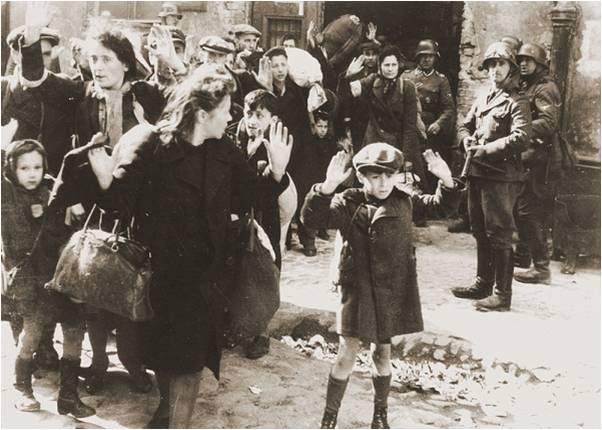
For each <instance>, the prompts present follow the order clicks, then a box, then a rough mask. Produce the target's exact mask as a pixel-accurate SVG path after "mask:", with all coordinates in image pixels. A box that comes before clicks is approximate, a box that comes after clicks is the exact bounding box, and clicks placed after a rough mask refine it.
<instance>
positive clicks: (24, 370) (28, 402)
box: [14, 357, 40, 412]
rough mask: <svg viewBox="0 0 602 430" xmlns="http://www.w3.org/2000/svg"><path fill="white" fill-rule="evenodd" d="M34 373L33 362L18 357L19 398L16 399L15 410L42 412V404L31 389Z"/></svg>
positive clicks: (16, 375)
mask: <svg viewBox="0 0 602 430" xmlns="http://www.w3.org/2000/svg"><path fill="white" fill-rule="evenodd" d="M32 373H33V362H32V360H24V359H23V358H21V357H17V360H16V361H15V383H14V387H15V390H17V392H18V397H17V398H16V399H15V408H17V409H18V410H20V411H24V412H36V411H39V410H40V402H38V401H37V400H36V398H35V397H34V395H33V389H32V388H31V375H32Z"/></svg>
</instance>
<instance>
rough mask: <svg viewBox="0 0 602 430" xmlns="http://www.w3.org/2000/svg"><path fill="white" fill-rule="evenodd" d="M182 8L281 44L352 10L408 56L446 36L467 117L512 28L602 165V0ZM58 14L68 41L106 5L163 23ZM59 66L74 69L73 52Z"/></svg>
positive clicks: (570, 128)
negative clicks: (492, 56)
mask: <svg viewBox="0 0 602 430" xmlns="http://www.w3.org/2000/svg"><path fill="white" fill-rule="evenodd" d="M175 3H177V4H178V6H179V8H180V11H181V13H182V15H183V19H182V22H181V23H180V26H181V28H182V30H183V31H184V32H185V33H186V34H190V35H195V39H198V38H200V37H202V36H205V35H211V34H216V35H222V36H223V35H227V33H228V31H229V30H230V29H231V27H232V26H233V25H234V24H238V23H243V22H245V23H249V24H251V25H253V26H255V27H256V28H258V29H259V30H260V31H262V33H263V36H262V39H261V42H260V43H261V45H262V46H263V47H264V48H268V47H270V46H273V45H275V44H277V43H279V41H280V39H281V37H282V36H283V35H284V34H287V33H292V34H294V35H296V36H297V38H298V39H297V40H298V42H299V45H300V46H301V47H305V43H306V36H305V35H306V31H307V28H308V25H309V23H310V22H311V21H314V22H315V23H316V27H317V28H318V29H320V28H323V27H324V26H325V25H327V24H328V23H329V22H330V21H332V20H334V19H336V17H338V16H340V15H342V14H345V13H352V14H355V15H358V16H359V17H360V18H361V19H362V21H363V22H370V21H372V22H374V23H376V24H377V25H378V34H380V35H384V36H385V37H386V38H387V41H388V42H390V43H395V44H397V45H398V46H399V47H400V48H401V49H402V51H403V52H404V53H405V54H406V56H407V57H409V59H411V58H412V57H413V49H414V47H415V45H416V43H417V42H418V40H420V39H423V38H433V39H436V40H438V41H439V44H440V48H441V56H442V57H441V61H440V64H439V69H440V71H442V72H443V73H445V74H446V75H447V76H448V77H449V79H450V82H451V84H452V89H453V91H454V95H455V97H456V102H457V105H458V116H459V117H461V116H462V115H464V114H465V113H466V112H467V110H468V108H469V107H470V104H471V102H472V100H473V99H474V96H475V94H476V93H477V92H478V91H479V90H480V89H481V88H483V87H484V86H485V84H486V82H485V80H486V76H485V74H484V73H483V72H479V71H478V69H477V66H478V64H479V62H480V61H481V58H482V55H483V52H484V50H485V49H486V47H487V46H488V45H489V44H490V43H492V42H494V41H496V40H499V38H501V37H502V36H505V35H514V36H517V37H519V38H520V39H522V40H523V41H532V42H537V43H541V44H543V45H545V46H546V47H548V49H549V50H550V52H551V59H552V72H553V74H554V76H555V77H556V78H557V81H558V82H559V84H560V86H561V88H562V91H563V97H564V98H565V109H564V112H563V131H564V132H565V135H566V136H567V138H568V139H569V140H570V141H571V143H573V145H574V146H575V148H577V150H578V153H579V155H580V157H581V158H582V159H584V160H588V161H591V162H593V163H594V164H595V163H597V164H598V165H599V163H600V70H601V69H600V3H599V2H551V1H546V2H361V1H360V2H323V1H321V2H316V1H262V2H236V1H225V2H213V1H205V2H192V1H191V2H175ZM53 6H54V7H55V8H56V9H57V11H58V13H57V16H56V18H55V19H54V20H53V22H52V25H53V26H54V27H56V28H57V29H59V30H60V31H61V34H62V35H63V40H62V44H63V45H64V46H65V47H67V48H68V39H69V38H70V37H74V36H75V37H81V34H82V32H83V31H84V29H85V28H86V23H87V20H88V17H90V16H97V15H99V14H100V13H102V12H103V11H108V12H110V13H111V15H112V16H113V17H114V18H116V19H122V20H128V21H130V22H132V23H133V25H134V26H135V27H148V26H150V25H152V23H153V22H158V18H157V14H158V12H159V11H160V9H161V2H150V1H149V2H136V1H125V2H114V1H111V2H104V1H103V2H99V1H81V2H54V3H53ZM24 13H25V3H20V2H3V3H2V39H3V50H2V54H3V55H2V57H3V58H2V61H3V69H4V65H5V62H6V58H7V55H6V54H7V52H6V46H5V44H4V40H5V38H6V35H7V34H8V32H9V31H10V30H11V29H12V28H14V27H16V26H18V25H21V24H23V22H24ZM61 68H62V70H63V71H66V72H69V71H70V64H69V52H68V49H67V50H66V52H64V53H63V54H62V56H61Z"/></svg>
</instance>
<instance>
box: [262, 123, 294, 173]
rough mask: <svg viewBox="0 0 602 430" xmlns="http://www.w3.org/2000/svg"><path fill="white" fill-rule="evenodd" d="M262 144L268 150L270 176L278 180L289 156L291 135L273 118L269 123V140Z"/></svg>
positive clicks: (291, 146) (291, 141)
mask: <svg viewBox="0 0 602 430" xmlns="http://www.w3.org/2000/svg"><path fill="white" fill-rule="evenodd" d="M264 145H265V147H266V150H267V152H268V160H269V161H270V170H271V171H272V176H273V178H274V179H275V180H276V181H277V182H280V180H281V179H282V177H283V176H284V174H285V173H286V166H287V165H288V162H289V160H290V158H291V151H292V149H293V135H292V134H290V135H289V134H288V128H286V127H284V126H283V125H282V122H281V121H278V119H277V118H273V119H272V123H271V124H270V140H269V141H264Z"/></svg>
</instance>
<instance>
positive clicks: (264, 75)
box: [253, 57, 274, 91]
mask: <svg viewBox="0 0 602 430" xmlns="http://www.w3.org/2000/svg"><path fill="white" fill-rule="evenodd" d="M258 71H259V73H255V72H253V75H254V76H255V80H256V81H257V82H258V83H259V85H261V86H262V87H264V88H265V89H266V90H268V91H273V89H274V87H273V83H272V62H271V61H270V59H269V58H267V57H261V58H260V59H259V70H258Z"/></svg>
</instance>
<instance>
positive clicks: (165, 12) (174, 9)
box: [159, 2, 182, 19]
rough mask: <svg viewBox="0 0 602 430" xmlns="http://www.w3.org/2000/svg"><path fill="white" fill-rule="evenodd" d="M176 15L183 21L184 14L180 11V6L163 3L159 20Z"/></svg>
mask: <svg viewBox="0 0 602 430" xmlns="http://www.w3.org/2000/svg"><path fill="white" fill-rule="evenodd" d="M170 15H175V16H177V17H178V19H182V14H181V13H180V11H179V10H178V5H176V4H175V3H168V2H166V3H163V5H162V6H161V12H159V18H165V17H166V16H170Z"/></svg>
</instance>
